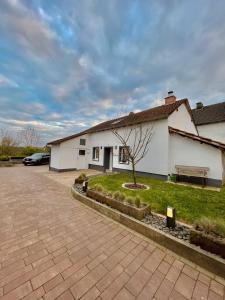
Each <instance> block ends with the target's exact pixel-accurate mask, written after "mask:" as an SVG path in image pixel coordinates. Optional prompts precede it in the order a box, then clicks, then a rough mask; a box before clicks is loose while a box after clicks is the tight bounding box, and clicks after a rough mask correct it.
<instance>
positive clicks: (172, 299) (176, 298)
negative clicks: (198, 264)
mask: <svg viewBox="0 0 225 300" xmlns="http://www.w3.org/2000/svg"><path fill="white" fill-rule="evenodd" d="M169 300H187V298H186V297H184V296H183V295H181V294H180V293H178V292H177V291H176V290H173V291H172V293H171V294H170V296H169Z"/></svg>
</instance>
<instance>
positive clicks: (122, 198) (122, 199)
mask: <svg viewBox="0 0 225 300" xmlns="http://www.w3.org/2000/svg"><path fill="white" fill-rule="evenodd" d="M125 198H126V196H125V195H124V194H123V193H120V195H119V200H120V201H122V202H123V201H124V200H125Z"/></svg>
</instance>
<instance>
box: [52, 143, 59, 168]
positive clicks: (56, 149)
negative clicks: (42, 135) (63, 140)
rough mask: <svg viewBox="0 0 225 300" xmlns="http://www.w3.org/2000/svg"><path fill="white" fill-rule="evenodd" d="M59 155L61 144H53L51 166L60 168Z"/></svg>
mask: <svg viewBox="0 0 225 300" xmlns="http://www.w3.org/2000/svg"><path fill="white" fill-rule="evenodd" d="M59 155H60V145H52V146H51V161H50V166H51V167H52V168H55V169H59Z"/></svg>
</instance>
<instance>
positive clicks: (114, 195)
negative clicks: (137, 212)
mask: <svg viewBox="0 0 225 300" xmlns="http://www.w3.org/2000/svg"><path fill="white" fill-rule="evenodd" d="M119 197H120V192H115V193H114V194H113V198H114V199H116V200H119Z"/></svg>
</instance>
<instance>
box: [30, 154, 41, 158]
mask: <svg viewBox="0 0 225 300" xmlns="http://www.w3.org/2000/svg"><path fill="white" fill-rule="evenodd" d="M31 157H33V158H40V157H42V154H41V153H34V154H32V155H31Z"/></svg>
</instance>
